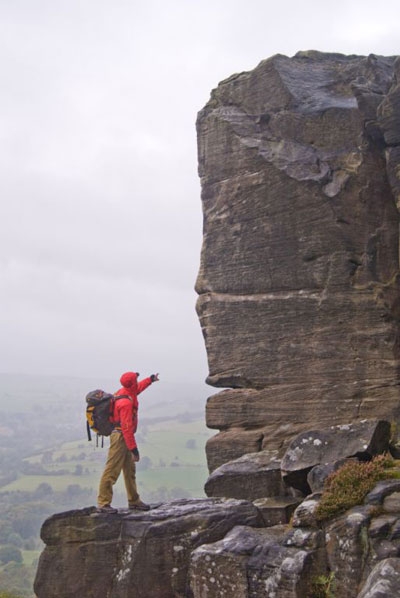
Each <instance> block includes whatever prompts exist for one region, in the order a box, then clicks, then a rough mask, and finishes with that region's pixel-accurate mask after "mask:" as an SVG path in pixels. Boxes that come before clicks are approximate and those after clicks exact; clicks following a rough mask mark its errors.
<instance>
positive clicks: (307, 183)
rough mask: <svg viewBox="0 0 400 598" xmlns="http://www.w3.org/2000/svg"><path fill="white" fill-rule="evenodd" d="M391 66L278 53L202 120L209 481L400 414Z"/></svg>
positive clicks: (398, 100) (396, 156) (234, 81)
mask: <svg viewBox="0 0 400 598" xmlns="http://www.w3.org/2000/svg"><path fill="white" fill-rule="evenodd" d="M399 83H400V63H399V60H396V58H395V57H378V56H373V55H371V56H369V57H360V56H343V55H340V54H323V53H318V52H302V53H299V54H297V55H296V56H295V57H293V58H288V57H285V56H281V55H277V56H274V57H272V58H270V59H268V60H265V61H263V62H261V63H260V64H259V65H258V66H257V68H255V69H254V70H253V71H251V72H246V73H242V74H239V75H234V76H232V77H230V78H229V79H227V80H226V81H223V82H222V83H220V84H219V86H218V87H217V89H215V90H214V91H213V92H212V94H211V98H210V101H209V102H208V104H207V105H206V106H205V107H204V109H203V110H202V111H201V112H200V113H199V115H198V120H197V131H198V156H199V174H200V178H201V186H202V202H203V213H204V237H203V248H202V255H201V266H200V271H199V275H198V279H197V284H196V290H197V292H198V294H199V298H198V303H197V310H198V315H199V318H200V322H201V326H202V330H203V334H204V338H205V343H206V349H207V355H208V363H209V377H208V382H209V384H211V385H213V386H216V387H221V388H226V390H223V391H222V392H220V393H218V394H216V395H214V396H212V397H211V398H210V399H209V400H208V403H207V424H208V426H209V427H210V428H215V429H217V430H220V432H219V434H217V435H216V436H214V437H213V438H211V439H210V440H209V442H208V445H207V457H208V464H209V468H210V470H214V469H215V468H216V467H218V466H220V465H221V464H223V463H225V462H227V461H229V460H231V459H235V458H238V457H240V456H241V455H243V454H245V453H252V452H257V451H260V450H263V449H277V448H279V447H280V446H282V444H283V443H285V441H286V440H287V439H288V438H290V437H291V436H293V435H294V434H296V433H297V432H299V431H301V430H304V429H312V428H313V427H321V426H322V427H323V426H326V425H331V424H340V423H345V422H348V421H354V420H359V419H363V418H371V417H380V418H388V419H396V418H397V417H398V415H399V399H400V393H399V366H400V361H399V315H400V310H399V307H400V306H399V214H398V208H397V205H396V204H399V203H400V85H399Z"/></svg>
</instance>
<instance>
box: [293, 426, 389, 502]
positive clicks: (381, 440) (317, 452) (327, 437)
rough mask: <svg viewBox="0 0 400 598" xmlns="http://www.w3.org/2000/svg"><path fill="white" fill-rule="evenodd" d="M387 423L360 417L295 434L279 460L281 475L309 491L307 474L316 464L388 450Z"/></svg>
mask: <svg viewBox="0 0 400 598" xmlns="http://www.w3.org/2000/svg"><path fill="white" fill-rule="evenodd" d="M389 440H390V423H389V422H387V421H383V420H363V421H360V422H356V423H351V424H343V425H340V426H331V427H330V428H325V429H322V430H311V431H308V432H304V433H302V434H299V435H298V436H297V437H296V438H295V439H294V440H293V441H292V442H291V444H290V445H289V447H288V449H287V451H286V453H285V454H284V456H283V459H282V464H281V468H282V474H283V477H284V479H285V482H286V483H287V484H288V485H289V486H293V487H294V488H298V489H299V490H302V491H304V492H305V493H308V492H309V487H308V483H307V479H306V478H307V474H308V472H309V471H310V470H311V468H313V467H315V466H316V465H319V464H326V463H335V462H336V461H339V460H341V459H345V458H347V457H358V458H359V459H370V458H371V457H373V456H374V455H377V454H380V453H383V452H385V451H386V450H388V448H389Z"/></svg>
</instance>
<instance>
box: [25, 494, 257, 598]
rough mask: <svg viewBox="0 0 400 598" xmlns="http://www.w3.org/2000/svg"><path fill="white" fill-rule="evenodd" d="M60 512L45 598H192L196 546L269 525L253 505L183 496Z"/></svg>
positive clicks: (40, 592)
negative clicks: (115, 509)
mask: <svg viewBox="0 0 400 598" xmlns="http://www.w3.org/2000/svg"><path fill="white" fill-rule="evenodd" d="M93 511H94V509H86V510H81V511H72V512H67V513H61V514H60V515H55V516H53V517H50V518H49V519H48V520H47V521H46V522H45V523H44V525H43V528H42V539H43V541H44V542H45V544H46V548H45V550H44V552H43V553H42V555H41V557H40V563H39V567H38V572H37V576H36V581H35V592H36V595H37V596H38V598H73V597H74V598H76V597H77V596H82V597H83V596H85V598H90V597H94V598H105V597H107V598H169V597H171V598H172V597H174V598H175V597H176V596H186V595H187V591H188V590H187V586H188V580H187V569H188V564H189V555H190V552H191V551H192V550H194V549H195V548H196V547H198V546H200V545H201V544H204V543H209V542H215V541H216V540H219V539H221V538H223V537H224V536H225V534H226V533H227V532H228V531H229V530H230V529H232V528H233V527H234V526H236V525H249V526H254V527H256V526H259V525H263V522H262V518H261V516H260V514H259V512H258V511H257V509H256V508H255V507H254V506H253V505H252V504H251V503H249V502H246V501H236V500H224V499H203V500H194V499H193V500H181V501H174V502H173V503H170V504H166V505H161V506H160V507H158V508H156V509H153V510H151V511H149V512H145V513H129V511H120V512H119V513H118V514H115V515H103V514H100V515H99V514H97V513H94V512H93Z"/></svg>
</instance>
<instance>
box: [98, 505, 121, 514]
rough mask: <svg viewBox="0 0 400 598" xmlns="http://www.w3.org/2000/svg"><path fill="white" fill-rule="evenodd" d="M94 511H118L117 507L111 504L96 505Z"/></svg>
mask: <svg viewBox="0 0 400 598" xmlns="http://www.w3.org/2000/svg"><path fill="white" fill-rule="evenodd" d="M96 513H118V509H114V507H112V506H111V505H104V507H97V509H96Z"/></svg>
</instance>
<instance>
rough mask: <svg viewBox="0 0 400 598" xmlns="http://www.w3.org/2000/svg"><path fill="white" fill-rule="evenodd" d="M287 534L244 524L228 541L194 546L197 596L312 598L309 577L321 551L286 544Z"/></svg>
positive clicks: (280, 529) (318, 563) (193, 578)
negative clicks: (254, 528)
mask: <svg viewBox="0 0 400 598" xmlns="http://www.w3.org/2000/svg"><path fill="white" fill-rule="evenodd" d="M285 535H286V528H285V527H284V526H276V527H272V528H269V529H261V530H252V529H250V528H246V527H241V526H240V527H236V528H234V529H233V530H232V531H231V532H229V534H227V536H226V537H225V538H224V540H222V541H220V542H216V543H214V544H207V545H204V546H201V547H199V548H198V549H196V550H195V551H194V552H193V553H192V557H191V566H190V579H191V582H190V585H191V589H192V591H193V596H194V598H204V597H205V596H207V598H221V596H235V598H253V597H256V596H271V597H273V596H277V597H278V596H279V597H282V598H301V597H305V596H309V595H310V594H309V590H310V578H311V576H312V575H313V574H314V573H315V572H316V571H319V570H320V569H321V567H323V560H322V561H320V560H319V557H320V556H321V555H320V554H319V551H318V550H312V549H308V548H301V549H300V548H297V547H294V546H290V545H285ZM322 559H323V557H322Z"/></svg>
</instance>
